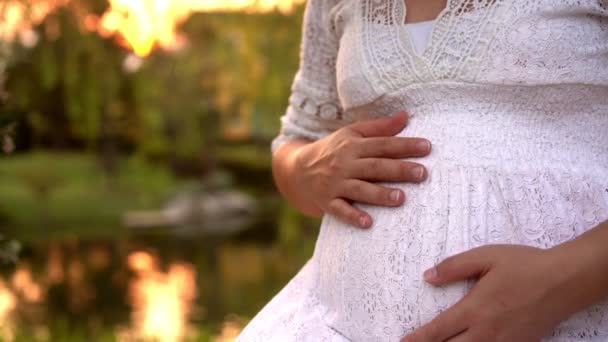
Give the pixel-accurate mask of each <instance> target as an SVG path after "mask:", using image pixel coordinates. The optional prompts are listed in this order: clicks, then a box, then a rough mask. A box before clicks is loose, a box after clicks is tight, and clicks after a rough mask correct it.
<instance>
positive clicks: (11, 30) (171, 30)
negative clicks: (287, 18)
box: [0, 0, 304, 56]
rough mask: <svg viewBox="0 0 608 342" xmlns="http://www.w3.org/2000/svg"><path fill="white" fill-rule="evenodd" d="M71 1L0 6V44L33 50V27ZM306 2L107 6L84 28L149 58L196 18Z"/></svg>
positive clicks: (114, 1)
mask: <svg viewBox="0 0 608 342" xmlns="http://www.w3.org/2000/svg"><path fill="white" fill-rule="evenodd" d="M69 2H70V0H29V1H18V0H10V1H6V2H3V3H0V19H1V20H0V39H1V40H6V41H14V40H16V39H19V40H20V41H21V42H22V43H23V45H26V46H27V45H34V44H35V42H36V41H35V38H32V27H33V26H35V25H37V24H39V23H40V22H42V21H43V20H44V18H45V17H46V16H47V15H48V14H49V13H50V12H52V11H54V10H55V9H57V8H58V7H60V6H64V5H66V4H68V3H69ZM303 2H304V0H109V3H108V5H109V7H108V9H107V10H106V12H105V13H104V14H103V15H102V16H101V18H99V17H97V16H95V15H93V14H90V15H87V16H85V17H84V18H83V26H84V27H85V28H86V29H87V30H89V31H93V32H98V33H99V34H100V35H102V36H104V37H110V36H116V37H118V38H120V42H121V43H122V44H123V45H125V47H127V48H129V49H131V50H133V51H134V52H135V53H136V54H137V55H139V56H147V55H148V54H150V52H151V51H152V50H153V49H154V48H155V47H157V46H158V47H160V48H163V49H165V50H175V49H178V48H179V47H180V46H181V45H182V44H183V43H184V41H185V38H184V37H183V36H181V35H180V34H179V32H178V27H179V26H180V25H181V24H182V23H183V22H184V21H186V20H187V19H188V18H189V17H190V15H192V13H195V12H235V11H245V12H249V13H265V12H270V11H275V10H278V11H281V12H282V13H286V14H288V13H290V12H291V11H292V10H293V9H294V7H295V6H296V5H298V4H301V3H303Z"/></svg>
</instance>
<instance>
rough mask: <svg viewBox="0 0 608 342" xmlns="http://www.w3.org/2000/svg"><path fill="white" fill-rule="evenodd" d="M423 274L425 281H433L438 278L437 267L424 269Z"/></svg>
mask: <svg viewBox="0 0 608 342" xmlns="http://www.w3.org/2000/svg"><path fill="white" fill-rule="evenodd" d="M422 276H423V277H424V281H433V280H435V279H437V267H433V268H429V269H428V270H426V271H424V274H423V275H422Z"/></svg>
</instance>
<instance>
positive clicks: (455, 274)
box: [423, 248, 492, 285]
mask: <svg viewBox="0 0 608 342" xmlns="http://www.w3.org/2000/svg"><path fill="white" fill-rule="evenodd" d="M491 258H492V256H491V253H490V251H489V250H488V249H485V248H474V249H472V250H470V251H467V252H464V253H460V254H456V255H453V256H451V257H449V258H447V259H445V260H443V261H442V262H440V263H439V264H437V265H436V266H435V267H432V268H430V269H428V270H426V271H425V272H424V275H423V277H424V280H425V281H426V282H427V283H430V284H432V285H444V284H450V283H454V282H457V281H461V280H466V279H469V278H475V277H479V276H480V275H482V274H485V273H487V271H488V270H489V269H490V265H491Z"/></svg>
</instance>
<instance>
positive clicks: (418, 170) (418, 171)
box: [412, 166, 424, 179]
mask: <svg viewBox="0 0 608 342" xmlns="http://www.w3.org/2000/svg"><path fill="white" fill-rule="evenodd" d="M423 175H424V169H422V166H416V167H415V168H413V169H412V176H414V178H416V179H422V176H423Z"/></svg>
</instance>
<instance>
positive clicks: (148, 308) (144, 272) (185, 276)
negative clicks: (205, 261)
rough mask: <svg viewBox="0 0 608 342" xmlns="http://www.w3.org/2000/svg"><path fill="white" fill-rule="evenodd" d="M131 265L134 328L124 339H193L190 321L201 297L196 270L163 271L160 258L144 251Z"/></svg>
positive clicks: (184, 265)
mask: <svg viewBox="0 0 608 342" xmlns="http://www.w3.org/2000/svg"><path fill="white" fill-rule="evenodd" d="M128 265H129V267H130V268H131V270H133V271H134V272H135V274H136V277H135V279H133V280H131V283H130V286H129V289H130V291H129V292H130V298H131V305H132V307H133V314H132V318H133V327H132V329H131V330H130V331H129V333H128V334H127V335H126V336H123V337H121V338H120V340H121V341H131V340H138V339H153V340H154V339H155V340H159V341H167V342H174V341H182V340H183V339H185V338H186V337H187V336H188V335H190V336H192V333H190V334H188V330H192V329H191V327H189V325H188V324H189V323H188V322H189V316H190V313H191V312H192V307H193V304H194V303H193V301H194V299H196V296H197V286H196V281H195V272H194V267H193V266H192V265H191V264H188V263H181V262H180V263H173V264H171V265H170V266H169V269H168V271H167V272H162V271H161V270H159V268H158V265H157V260H156V258H155V257H154V256H153V255H151V254H150V253H147V252H142V251H139V252H134V253H131V254H130V255H129V257H128Z"/></svg>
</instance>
